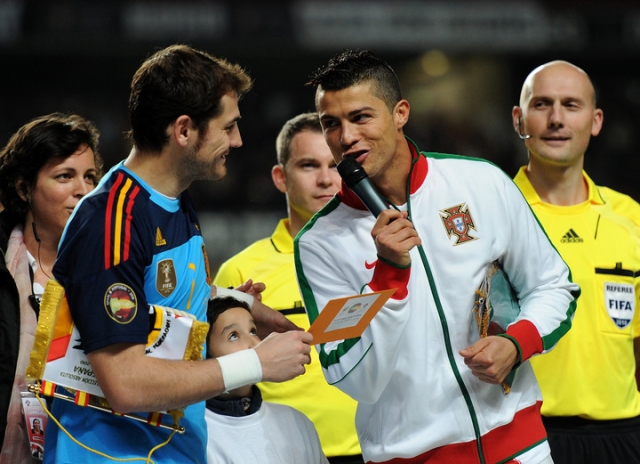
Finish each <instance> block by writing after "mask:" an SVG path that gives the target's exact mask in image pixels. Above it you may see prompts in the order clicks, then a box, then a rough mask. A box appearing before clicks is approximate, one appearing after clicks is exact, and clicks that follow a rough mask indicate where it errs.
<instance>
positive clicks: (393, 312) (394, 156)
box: [295, 50, 579, 464]
mask: <svg viewBox="0 0 640 464" xmlns="http://www.w3.org/2000/svg"><path fill="white" fill-rule="evenodd" d="M311 83H312V84H314V85H316V87H317V91H316V107H317V109H318V112H319V115H320V119H321V122H322V125H323V131H324V135H325V139H326V140H327V143H328V145H329V147H330V148H331V150H332V153H333V155H334V158H335V160H336V162H340V161H341V160H342V159H344V158H346V157H349V156H352V157H354V158H355V159H356V160H357V161H358V162H359V163H360V164H361V165H362V167H363V168H364V169H365V171H366V172H367V173H368V174H369V177H370V179H371V181H372V183H373V184H374V185H375V186H376V188H377V189H378V190H379V192H380V193H381V195H382V196H383V198H384V199H385V201H386V202H387V204H389V205H390V206H389V209H388V210H385V211H383V212H382V213H381V214H380V215H379V216H378V218H377V219H376V218H375V217H374V216H373V215H372V214H371V213H370V212H369V211H367V210H366V208H365V206H364V205H363V203H362V202H361V201H360V200H359V198H358V197H357V196H356V195H355V194H354V193H353V192H352V191H350V190H349V189H348V188H347V187H346V186H345V185H344V184H343V186H342V190H341V191H340V193H339V194H338V195H337V196H336V197H334V199H333V200H332V201H331V202H330V203H329V204H328V205H327V206H326V207H325V208H324V209H323V210H322V211H320V212H319V213H318V214H316V216H314V218H313V219H312V220H311V221H310V222H309V223H308V224H307V226H306V227H305V228H304V229H303V231H301V232H300V234H298V236H297V238H296V241H295V253H296V271H297V277H298V282H299V285H300V288H301V291H302V294H303V297H304V301H305V307H306V309H307V313H308V315H309V318H310V320H311V321H312V322H313V321H314V320H315V318H316V317H317V316H318V314H319V312H320V311H321V310H322V309H323V308H324V306H325V304H326V303H327V302H328V301H329V300H330V299H333V298H338V297H344V296H349V295H354V294H358V293H369V292H373V291H379V290H384V289H387V288H397V289H398V290H397V291H396V292H395V293H394V295H393V296H392V297H391V298H390V299H389V300H388V301H387V302H386V304H385V305H384V306H383V307H382V309H381V310H380V311H379V313H378V314H377V315H376V316H375V317H374V319H373V321H372V322H371V324H370V325H369V326H368V327H367V328H366V329H365V331H364V333H363V334H362V336H361V337H360V338H356V339H349V340H343V341H341V342H332V343H327V344H325V345H321V346H318V349H319V351H320V359H321V362H322V365H323V368H324V373H325V376H326V378H327V381H328V382H329V383H330V384H334V385H335V386H337V387H338V388H340V389H341V390H343V391H344V392H346V393H348V394H349V395H351V396H352V397H353V398H355V399H356V400H357V401H358V402H359V404H358V410H357V417H356V427H357V430H358V436H359V439H360V442H361V446H362V451H363V456H364V458H365V460H366V461H367V462H375V463H379V462H382V463H398V464H399V463H402V464H412V463H424V462H429V463H447V464H451V463H454V464H457V463H465V464H466V463H499V462H500V463H503V462H522V463H550V462H552V461H551V457H550V454H549V447H548V444H547V442H546V432H545V430H544V427H543V425H542V422H541V420H540V404H541V396H540V391H539V389H538V385H537V382H536V380H535V377H534V375H533V372H532V370H531V367H530V365H529V362H528V361H527V360H528V359H529V358H530V357H531V356H532V355H535V354H539V353H544V352H545V351H548V350H549V349H551V348H552V347H553V346H554V345H555V344H556V342H557V341H558V339H559V338H560V337H562V335H564V334H565V333H566V332H567V330H569V328H570V327H571V318H572V316H573V312H574V310H575V299H576V298H577V297H578V295H579V288H578V286H577V285H575V284H573V283H572V282H571V276H570V272H569V269H568V267H567V266H566V264H565V263H564V261H563V260H562V259H561V258H560V256H559V255H558V253H557V252H556V250H555V249H554V248H553V246H552V245H551V244H550V242H549V240H548V239H547V237H546V235H545V233H544V231H543V229H542V228H541V227H540V225H539V224H538V222H537V220H536V218H535V217H534V215H533V213H532V212H531V210H530V208H529V207H528V205H527V203H526V202H525V200H524V198H523V197H522V195H521V193H520V191H519V190H518V188H517V187H516V186H515V185H514V183H513V182H512V180H511V179H510V178H509V177H508V176H506V175H505V174H504V173H503V172H502V171H501V170H499V169H498V168H496V167H495V166H493V165H492V164H490V163H488V162H486V161H482V160H477V159H471V158H463V157H457V156H452V155H442V154H433V153H421V152H419V150H418V148H417V147H416V146H415V144H414V143H413V142H411V141H410V140H409V139H407V138H405V136H404V133H403V127H404V125H405V123H406V121H407V120H408V116H409V103H408V102H407V101H406V100H404V99H402V98H401V95H400V88H399V85H398V83H397V78H396V76H395V73H394V72H393V70H392V69H391V68H390V67H389V66H388V65H387V64H386V63H384V62H383V61H382V60H380V59H378V58H377V57H375V56H374V55H373V54H371V53H370V52H368V51H359V52H353V51H349V50H347V51H345V52H343V53H342V54H340V55H338V56H336V57H334V58H332V60H331V61H330V62H329V64H328V65H327V66H326V67H325V68H324V69H321V70H318V71H316V73H315V74H314V75H313V76H312V78H311ZM494 261H498V262H499V263H500V265H501V267H502V268H503V270H504V272H505V274H506V275H507V276H508V278H509V281H510V282H511V285H512V286H513V289H514V293H515V295H516V297H517V300H518V301H519V305H520V313H519V315H518V316H517V318H516V319H515V321H514V322H512V323H511V324H510V325H509V326H508V328H507V329H506V334H503V335H498V336H488V337H486V338H483V339H480V338H479V335H478V326H477V323H476V319H475V316H474V314H473V311H472V308H473V307H474V301H475V296H476V293H475V291H476V289H478V287H479V286H480V284H481V282H482V280H483V278H484V277H485V272H486V270H487V267H488V266H489V265H490V264H491V263H492V262H494ZM558 368H559V369H561V368H562V367H561V366H558ZM513 370H515V378H514V380H513V383H512V388H511V391H510V392H509V393H508V394H505V393H503V390H502V388H501V387H500V384H501V382H502V381H503V380H504V379H505V378H506V376H507V375H508V374H509V373H511V371H513Z"/></svg>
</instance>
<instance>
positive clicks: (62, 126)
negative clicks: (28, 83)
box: [0, 113, 103, 223]
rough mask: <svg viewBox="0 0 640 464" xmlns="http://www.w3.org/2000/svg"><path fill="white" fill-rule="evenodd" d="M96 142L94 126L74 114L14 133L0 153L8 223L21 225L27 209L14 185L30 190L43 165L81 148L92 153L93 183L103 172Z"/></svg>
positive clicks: (0, 193)
mask: <svg viewBox="0 0 640 464" xmlns="http://www.w3.org/2000/svg"><path fill="white" fill-rule="evenodd" d="M99 138H100V132H99V131H98V129H97V128H96V126H95V125H94V124H93V123H92V122H91V121H88V120H87V119H85V118H83V117H82V116H78V115H77V114H63V113H51V114H48V115H45V116H39V117H37V118H35V119H32V120H31V121H30V122H28V123H27V124H25V125H24V126H22V127H21V128H20V129H18V131H17V132H16V133H15V134H13V135H12V136H11V138H10V139H9V142H8V143H7V145H6V146H5V147H4V148H3V149H2V151H0V203H1V204H2V206H3V207H4V211H5V212H6V214H7V215H8V216H9V217H10V219H11V222H13V223H21V222H23V221H24V218H25V217H26V214H27V211H28V209H29V205H28V204H27V203H26V202H25V201H24V200H23V199H22V198H21V197H20V193H22V194H24V192H18V190H17V185H16V183H17V182H18V181H20V180H22V181H24V183H25V184H26V185H27V186H33V185H34V184H35V182H36V180H37V177H38V173H39V172H40V169H42V167H43V166H44V165H45V164H47V163H49V162H50V161H52V160H60V161H63V160H65V159H67V158H68V157H69V156H71V155H72V154H74V153H75V152H76V151H77V150H78V148H80V146H81V145H83V144H86V145H88V146H89V148H91V150H93V155H94V163H95V165H96V174H97V177H96V182H97V181H98V180H99V178H100V177H101V175H102V168H103V161H102V158H101V157H100V155H99V153H98V142H99Z"/></svg>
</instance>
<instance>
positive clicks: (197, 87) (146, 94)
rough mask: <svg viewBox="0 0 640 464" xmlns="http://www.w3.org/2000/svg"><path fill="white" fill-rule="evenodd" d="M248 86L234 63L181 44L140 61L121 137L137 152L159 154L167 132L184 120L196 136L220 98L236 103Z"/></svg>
mask: <svg viewBox="0 0 640 464" xmlns="http://www.w3.org/2000/svg"><path fill="white" fill-rule="evenodd" d="M252 85H253V81H252V79H251V78H250V77H249V75H248V74H247V73H246V72H245V71H244V69H242V68H241V67H240V66H239V65H237V64H232V63H229V62H228V61H227V60H225V59H223V58H216V57H213V56H211V55H209V54H208V53H205V52H203V51H199V50H195V49H193V48H191V47H189V46H187V45H172V46H170V47H167V48H165V49H163V50H160V51H158V52H156V53H155V54H153V55H152V56H151V57H149V58H148V59H147V60H145V61H144V62H143V63H142V65H141V66H140V68H139V69H138V70H137V71H136V73H135V74H134V76H133V79H132V81H131V93H130V95H129V118H130V120H131V130H130V131H129V133H128V134H127V135H128V137H129V138H131V139H133V143H134V144H135V146H136V147H137V148H138V149H139V150H142V151H152V152H159V151H161V150H162V148H163V147H164V146H165V145H166V144H167V142H168V141H169V137H168V135H167V134H166V130H167V127H168V126H169V124H171V123H172V122H173V121H175V120H176V119H177V118H178V117H180V116H182V115H187V116H189V117H190V118H191V119H192V120H193V123H194V126H195V128H196V129H197V130H199V131H200V132H201V133H202V132H204V131H205V130H206V128H207V124H208V123H209V120H210V119H212V118H214V117H216V116H219V115H220V113H221V111H222V105H221V99H222V97H223V96H224V95H225V94H227V93H229V92H231V91H235V92H236V94H237V96H238V98H240V97H242V95H243V94H244V93H246V92H247V91H249V90H250V89H251V87H252Z"/></svg>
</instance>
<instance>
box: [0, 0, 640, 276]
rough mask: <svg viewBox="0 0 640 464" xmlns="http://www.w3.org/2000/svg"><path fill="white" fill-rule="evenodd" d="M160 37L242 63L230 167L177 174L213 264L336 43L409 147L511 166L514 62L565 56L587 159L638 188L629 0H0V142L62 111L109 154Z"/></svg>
mask: <svg viewBox="0 0 640 464" xmlns="http://www.w3.org/2000/svg"><path fill="white" fill-rule="evenodd" d="M173 43H184V44H189V45H192V46H194V47H195V48H199V49H202V50H204V51H207V52H209V53H211V54H213V55H216V56H221V57H225V58H227V59H229V60H230V61H232V62H237V63H240V64H241V65H242V66H243V67H244V68H245V69H246V70H247V71H248V72H249V74H251V76H252V77H253V78H254V79H255V87H254V89H253V90H252V91H251V92H250V93H249V94H247V95H246V96H245V97H244V98H243V100H242V101H241V103H240V110H241V112H242V116H243V118H242V121H241V123H240V130H241V133H242V136H243V141H244V145H243V147H242V148H240V149H237V150H234V151H233V152H232V153H231V156H230V157H229V158H228V160H227V166H228V170H229V174H228V176H227V177H226V178H225V179H224V180H222V181H220V182H198V183H196V184H194V185H193V186H192V187H191V190H192V194H193V196H194V198H195V200H196V203H197V206H198V210H199V212H200V215H201V222H202V229H203V233H204V235H205V241H206V243H207V249H208V252H209V255H210V259H211V267H212V272H215V271H216V269H217V267H218V266H219V264H220V263H221V262H222V261H223V260H225V259H227V258H228V257H230V256H231V255H233V254H235V253H237V252H238V251H240V250H241V249H242V248H244V247H245V246H247V245H248V244H250V243H251V242H252V241H254V240H256V239H257V238H261V237H264V236H268V235H270V234H271V233H272V231H273V228H274V227H275V225H276V223H277V220H278V219H279V218H280V217H284V216H285V215H286V207H285V199H284V196H283V195H282V194H281V193H280V192H278V191H277V190H276V189H275V187H274V186H273V184H272V182H271V175H270V171H271V167H272V166H273V164H274V163H275V137H276V135H277V133H278V131H279V130H280V127H281V126H282V124H283V123H284V121H286V120H287V119H288V118H290V117H292V116H294V115H295V114H297V113H300V112H303V111H310V110H313V109H314V106H313V91H312V89H311V88H310V87H307V86H305V82H306V81H307V77H308V76H309V74H310V73H311V72H312V71H313V70H315V69H317V68H318V67H320V66H322V65H324V64H325V63H326V61H327V60H328V58H329V57H330V56H331V55H333V54H335V53H337V52H339V51H341V50H342V49H344V48H368V49H371V50H374V51H375V52H376V53H377V54H378V55H379V56H381V57H382V58H384V59H385V60H387V61H388V62H389V64H391V65H392V66H393V67H394V69H395V70H396V72H397V73H398V76H399V78H400V81H401V85H402V88H403V93H404V97H405V98H407V99H408V100H409V102H410V103H411V118H410V121H409V125H408V126H407V128H406V131H405V132H406V133H407V135H409V136H410V137H411V138H413V139H414V140H415V141H416V142H417V143H418V146H419V147H420V148H421V149H422V150H425V151H439V152H445V153H457V154H461V155H466V156H475V157H482V158H486V159H489V160H491V161H493V162H494V163H496V164H497V165H498V166H500V167H501V168H502V169H503V170H505V172H506V173H507V174H509V175H510V176H513V175H514V174H515V173H516V171H517V169H518V167H519V166H520V165H523V164H525V163H526V152H525V150H524V147H523V145H522V142H521V141H520V139H519V138H518V137H517V135H516V134H515V132H514V131H513V129H512V125H511V108H512V107H513V106H514V105H517V103H518V99H519V94H520V87H521V85H522V82H523V80H524V78H525V77H526V75H527V74H528V73H529V72H530V71H531V70H532V69H533V68H534V67H536V66H538V65H540V64H542V63H544V62H546V61H549V60H553V59H565V60H568V61H571V62H572V63H574V64H576V65H578V66H580V67H582V68H583V69H584V70H585V71H587V73H589V75H590V76H591V78H592V80H593V81H594V85H595V87H596V92H597V95H598V106H599V107H600V108H602V109H603V110H604V115H605V118H604V128H603V131H602V132H601V134H600V136H598V137H597V138H595V139H593V140H592V143H591V145H590V147H589V150H588V152H587V158H586V170H587V172H589V174H590V175H591V177H592V178H593V179H594V180H595V181H596V183H598V184H601V185H606V186H609V187H612V188H614V189H617V190H620V191H622V192H624V193H627V194H629V195H631V196H632V197H634V198H635V199H636V200H639V199H640V183H639V182H638V181H637V178H638V171H639V168H640V162H639V161H638V154H637V150H638V146H639V145H640V135H639V133H640V72H639V71H638V70H637V69H638V59H639V58H640V1H638V0H634V1H631V0H609V1H607V2H603V1H590V0H574V1H571V0H553V1H551V0H537V1H536V0H507V1H505V0H464V1H463V0H459V1H458V0H440V1H420V0H389V1H383V0H341V1H338V0H299V1H294V0H291V1H270V0H264V1H242V0H235V1H222V0H219V1H205V0H181V1H179V2H178V1H163V0H134V1H124V0H91V1H86V0H46V1H45V0H42V1H33V0H31V1H29V0H0V143H2V144H3V145H4V144H5V143H6V141H7V139H8V137H9V136H10V135H11V134H12V133H13V132H15V131H16V130H17V129H18V128H19V127H20V126H21V125H23V124H24V123H26V122H27V121H29V120H30V119H32V118H34V117H36V116H39V115H43V114H47V113H50V112H53V111H62V112H74V113H78V114H80V115H82V116H84V117H86V118H88V119H91V120H93V121H94V122H95V123H96V124H97V126H98V128H99V129H100V131H101V134H102V136H101V147H100V151H101V153H102V156H103V157H104V159H105V163H106V166H107V167H111V166H112V165H113V164H115V163H117V162H118V161H120V160H121V159H123V158H124V157H126V155H127V154H128V152H129V149H130V146H129V143H128V142H127V141H126V140H125V139H124V137H123V133H124V132H125V131H126V130H128V128H129V121H128V115H127V99H128V93H129V83H130V80H131V77H132V76H133V73H134V72H135V70H136V69H137V68H138V66H139V65H140V64H141V63H142V61H143V60H144V59H145V58H146V57H148V56H149V55H151V54H152V53H153V52H155V51H157V50H158V49H160V48H163V47H165V46H167V45H170V44H173ZM478 181H479V182H480V181H481V179H479V180H478Z"/></svg>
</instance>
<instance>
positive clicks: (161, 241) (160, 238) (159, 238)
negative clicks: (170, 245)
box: [156, 227, 167, 246]
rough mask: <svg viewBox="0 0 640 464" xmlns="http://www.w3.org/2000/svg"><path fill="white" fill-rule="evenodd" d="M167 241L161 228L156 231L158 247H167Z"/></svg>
mask: <svg viewBox="0 0 640 464" xmlns="http://www.w3.org/2000/svg"><path fill="white" fill-rule="evenodd" d="M166 244H167V241H166V240H165V239H164V237H163V236H162V232H160V227H158V228H157V229H156V246H162V245H166Z"/></svg>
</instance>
